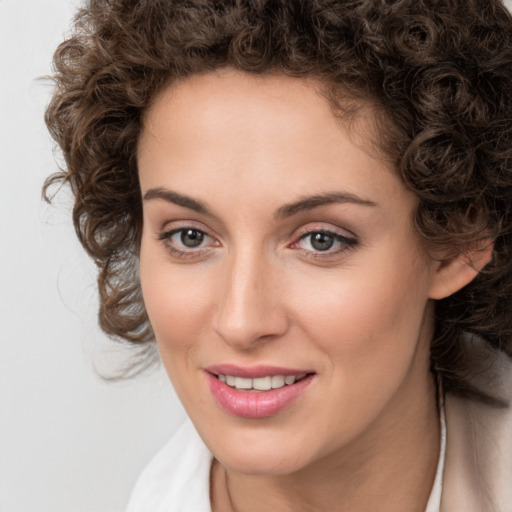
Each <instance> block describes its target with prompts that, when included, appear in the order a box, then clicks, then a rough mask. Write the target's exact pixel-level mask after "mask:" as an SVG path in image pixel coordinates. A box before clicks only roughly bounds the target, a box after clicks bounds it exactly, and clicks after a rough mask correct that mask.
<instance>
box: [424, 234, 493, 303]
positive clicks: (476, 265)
mask: <svg viewBox="0 0 512 512" xmlns="http://www.w3.org/2000/svg"><path fill="white" fill-rule="evenodd" d="M493 248H494V244H493V241H492V240H489V239H486V240H482V241H481V242H479V243H478V245H477V246H476V247H475V248H473V249H471V250H469V251H465V252H460V253H457V254H456V255H454V256H451V257H449V258H446V259H444V260H441V261H440V262H439V265H438V267H437V269H436V270H435V275H434V277H433V279H432V282H431V285H430V290H429V298H431V299H437V300H439V299H445V298H446V297H449V296H450V295H453V294H454V293H456V292H458V291H459V290H461V289H462V288H464V286H466V285H468V284H469V283H470V282H471V281H473V279H474V278H475V277H476V276H477V275H478V274H479V273H480V271H481V270H483V268H484V267H485V266H486V265H487V264H488V263H489V262H490V261H491V257H492V251H493Z"/></svg>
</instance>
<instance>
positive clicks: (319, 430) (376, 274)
mask: <svg viewBox="0 0 512 512" xmlns="http://www.w3.org/2000/svg"><path fill="white" fill-rule="evenodd" d="M347 124H348V123H347ZM347 124H344V123H343V122H340V121H339V120H337V119H336V118H335V117H334V115H333V114H332V112H331V109H330V107H329V105H328V103H327V102H326V100H325V99H323V98H322V97H321V96H320V95H319V94H317V93H316V92H315V89H314V88H313V86H312V85H311V84H309V83H306V82H303V81H300V80H298V79H294V78H289V77H284V76H274V77H268V76H267V77H261V76H260V77H255V76H250V75H247V74H243V73H237V72H235V71H223V72H219V73H217V74H206V75H201V76H194V77H192V78H189V79H187V80H184V81H182V82H180V83H179V84H174V85H171V86H170V87H169V88H168V89H166V90H165V91H164V92H163V93H161V94H160V95H159V97H158V98H157V100H156V102H155V103H154V105H153V107H152V108H151V109H150V110H149V111H148V112H147V113H146V117H145V120H144V128H143V132H142V136H141V139H140V144H139V148H138V163H139V172H140V184H141V189H142V195H143V198H144V201H143V203H144V227H143V236H142V244H141V253H140V269H141V281H142V289H143V294H144V300H145V304H146V308H147V312H148V315H149V318H150V321H151V324H152V326H153V329H154V332H155V335H156V339H157V342H158V346H159V350H160V352H161V356H162V359H163V363H164V365H165V368H166V370H167V372H168V374H169V377H170V379H171V381H172V383H173V385H174V387H175V389H176V392H177V393H178V395H179V397H180V399H181V401H182V402H183V405H184V406H185V409H186V410H187V412H188V414H189V416H190V418H191V419H192V421H193V422H194V424H195V426H196V428H197V429H198V431H199V433H200V434H201V436H202V437H203V439H204V441H205V442H206V444H207V445H208V446H209V448H210V450H211V451H212V452H213V454H214V455H215V456H216V458H217V459H218V460H219V461H220V462H221V463H222V464H223V465H224V466H225V467H227V468H229V469H231V470H234V471H241V472H243V473H251V474H284V473H290V472H293V471H298V470H300V469H301V468H305V467H307V466H309V465H311V464H314V463H315V462H317V461H319V460H321V459H325V458H326V457H327V458H328V457H330V456H338V455H342V454H343V453H346V454H349V453H350V452H351V450H352V448H353V449H355V447H356V446H363V445H364V442H365V440H369V439H372V438H373V439H375V435H377V434H378V433H379V432H380V433H382V432H385V431H386V429H390V428H393V426H394V425H396V420H397V418H400V419H403V420H404V421H408V420H407V418H409V420H410V421H414V418H413V417H412V416H413V413H412V412H411V411H417V410H418V407H421V404H422V402H423V401H424V400H425V396H427V395H428V393H429V392H430V391H431V387H429V386H431V385H432V383H431V379H430V377H429V372H428V365H429V351H428V346H429V341H430V337H431V334H432V326H431V323H432V322H431V315H430V308H429V307H427V304H428V299H429V290H430V287H431V282H432V279H433V276H434V274H435V271H436V268H435V265H436V264H435V263H434V262H433V261H432V260H431V259H429V257H428V256H427V255H426V253H425V251H424V249H423V248H422V246H421V244H420V243H419V241H418V238H417V236H416V235H415V233H414V230H413V226H412V221H411V219H412V214H413V210H414V208H415V205H416V199H415V196H414V195H413V194H412V193H410V192H409V191H407V190H406V189H405V188H404V186H403V185H402V184H401V182H400V181H399V180H398V179H397V178H396V177H395V176H394V174H393V173H392V172H391V171H390V169H389V168H388V167H387V166H386V165H385V164H384V163H383V161H382V160H380V159H379V158H378V156H377V155H376V154H375V150H374V147H373V146H372V144H370V142H369V140H370V138H369V135H370V134H371V133H375V127H374V126H373V124H372V119H371V111H370V110H369V109H366V110H365V109H363V110H362V111H361V115H360V116H359V117H358V118H357V120H356V121H354V122H352V124H351V125H350V127H348V126H347ZM285 377H287V378H286V379H284V378H285ZM294 378H295V382H294V383H292V382H293V381H294ZM225 380H227V382H224V381H225ZM269 388H271V389H269ZM361 443H362V444H361ZM352 452H353V450H352Z"/></svg>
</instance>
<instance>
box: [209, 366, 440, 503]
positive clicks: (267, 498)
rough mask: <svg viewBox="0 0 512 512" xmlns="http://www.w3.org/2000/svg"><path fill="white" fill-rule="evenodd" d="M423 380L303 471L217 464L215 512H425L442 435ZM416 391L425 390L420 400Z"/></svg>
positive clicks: (428, 380) (428, 382)
mask: <svg viewBox="0 0 512 512" xmlns="http://www.w3.org/2000/svg"><path fill="white" fill-rule="evenodd" d="M418 378H420V379H421V378H422V379H424V382H423V383H422V384H423V385H421V384H420V386H418V384H419V383H415V384H416V385H412V386H404V389H402V390H400V391H399V393H398V394H397V395H396V396H395V398H394V400H393V403H392V404H389V407H386V411H385V413H383V414H382V415H381V416H380V417H379V418H377V419H376V420H375V422H374V423H373V424H372V425H370V426H369V427H368V429H367V430H366V431H365V432H363V433H362V434H361V435H360V436H359V437H358V438H357V439H355V440H353V442H351V444H350V445H349V446H344V447H343V448H342V449H340V450H339V451H338V452H335V453H332V454H330V455H329V456H328V457H326V458H324V459H321V460H318V461H315V462H314V463H313V464H311V465H309V466H307V467H305V468H303V469H301V470H300V471H298V472H295V473H293V474H287V475H270V476H268V475H265V476H254V475H244V474H241V473H236V472H231V471H226V470H225V469H224V468H223V467H222V466H220V465H219V464H216V465H215V466H214V467H213V468H212V505H213V510H214V511H215V512H216V511H219V512H220V511H226V510H232V511H236V512H250V511H256V510H275V511H279V512H288V511H290V512H291V511H293V512H309V511H315V512H318V511H324V510H325V511H331V510H337V511H339V512H349V511H350V512H353V511H354V510H379V511H382V512H412V511H414V512H423V511H424V510H425V507H426V504H427V501H428V497H429V494H430V490H431V487H432V484H433V481H434V477H435V472H436V468H437V461H438V456H439V443H440V432H439V416H438V406H437V401H436V387H435V383H434V380H433V378H432V375H430V374H425V375H423V376H419V377H418ZM409 384H410V383H409ZM411 389H415V390H416V393H411V392H410V391H409V390H411ZM418 389H423V390H424V393H423V394H422V396H420V397H418V394H417V390H418ZM390 490H392V492H390Z"/></svg>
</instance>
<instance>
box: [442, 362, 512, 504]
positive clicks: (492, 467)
mask: <svg viewBox="0 0 512 512" xmlns="http://www.w3.org/2000/svg"><path fill="white" fill-rule="evenodd" d="M492 366H493V369H494V370H496V369H497V370H498V371H497V373H495V376H494V377H495V378H492V379H488V380H487V383H486V382H484V381H485V380H486V377H485V375H482V376H480V377H481V378H482V380H480V379H479V381H480V382H479V383H478V384H479V385H480V386H481V387H483V388H485V387H486V385H487V387H488V390H489V391H490V392H491V393H492V394H494V396H499V397H500V398H502V399H504V400H505V401H508V403H509V405H508V407H503V408H498V407H493V406H490V405H486V404H483V403H480V402H476V401H474V400H468V399H464V398H460V397H456V396H450V395H448V396H447V397H446V402H445V411H446V429H447V443H446V462H445V470H444V477H443V497H442V507H441V511H443V512H444V511H447V512H449V511H453V510H464V511H465V512H481V511H482V510H492V511H493V512H511V511H512V486H511V485H510V482H512V361H511V359H510V358H509V357H507V356H506V355H505V354H494V356H492ZM490 383H491V384H490Z"/></svg>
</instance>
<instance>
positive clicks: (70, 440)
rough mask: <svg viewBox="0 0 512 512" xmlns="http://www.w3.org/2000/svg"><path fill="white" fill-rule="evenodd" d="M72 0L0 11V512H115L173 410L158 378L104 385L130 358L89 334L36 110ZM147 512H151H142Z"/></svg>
mask: <svg viewBox="0 0 512 512" xmlns="http://www.w3.org/2000/svg"><path fill="white" fill-rule="evenodd" d="M76 3H77V0H74V1H69V0H0V176H1V181H0V183H1V185H0V512H118V511H123V510H124V508H125V506H126V503H127V500H128V497H129V494H130V490H131V488H132V486H133V484H134V482H135V480H136V478H137V476H138V474H139V473H140V471H141V470H142V469H143V467H144V466H145V464H147V462H148V461H149V459H150V458H151V456H152V455H153V454H154V453H155V452H156V451H158V449H159V448H160V447H161V446H162V445H163V444H164V443H165V442H166V441H167V439H169V438H170V437H171V435H172V433H173V432H174V431H175V429H176V428H177V426H178V425H179V423H180V422H181V421H182V420H183V418H184V413H183V411H182V409H181V406H180V405H179V403H178V401H177V399H176V398H175V396H174V394H173V392H172V390H171V386H170V384H169V383H168V379H167V376H166V375H165V373H164V372H163V370H158V369H157V370H156V371H153V372H152V373H151V374H149V375H148V376H146V377H142V378H137V379H135V380H133V381H130V382H126V383H121V384H112V383H106V382H104V381H102V379H100V378H99V377H98V375H97V371H98V370H99V371H101V372H103V373H109V372H110V373H111V372H112V371H115V370H116V368H118V367H119V365H120V364H121V363H123V361H125V360H126V357H130V355H131V354H130V353H129V352H127V351H126V350H122V349H121V348H120V347H118V346H117V345H116V344H113V343H112V342H110V341H109V340H107V339H106V337H105V336H104V335H102V334H101V332H100V331H99V329H98V328H97V326H96V309H97V299H96V290H95V285H94V282H95V270H94V268H93V266H92V264H91V263H90V261H89V260H88V258H87V257H86V256H85V255H84V254H83V251H82V250H81V248H80V247H79V245H78V242H77V241H76V237H75V235H74V232H73V228H72V226H71V221H70V215H69V213H70V205H71V200H70V198H69V195H67V194H63V195H62V196H61V197H60V198H59V200H58V201H57V202H56V203H55V205H54V206H48V205H46V204H44V203H43V202H42V201H41V186H42V183H43V181H44V179H45V177H47V176H48V175H49V174H51V173H52V172H54V171H56V170H57V165H56V163H55V160H54V156H53V155H52V147H53V144H52V142H51V140H50V138H49V136H48V135H47V133H46V129H45V127H44V123H43V111H44V108H45V105H46V103H47V102H48V98H49V94H50V91H51V87H50V85H49V84H48V82H44V81H41V80H38V77H40V76H42V75H45V74H48V73H49V72H50V61H51V56H52V53H53V51H54V49H55V47H56V46H57V44H58V43H59V42H60V41H61V40H62V39H63V35H64V33H65V30H66V27H67V26H68V25H69V20H70V18H71V16H72V13H73V12H74V7H73V4H75V5H76ZM148 512H151V511H148Z"/></svg>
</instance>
